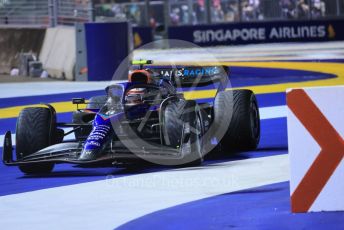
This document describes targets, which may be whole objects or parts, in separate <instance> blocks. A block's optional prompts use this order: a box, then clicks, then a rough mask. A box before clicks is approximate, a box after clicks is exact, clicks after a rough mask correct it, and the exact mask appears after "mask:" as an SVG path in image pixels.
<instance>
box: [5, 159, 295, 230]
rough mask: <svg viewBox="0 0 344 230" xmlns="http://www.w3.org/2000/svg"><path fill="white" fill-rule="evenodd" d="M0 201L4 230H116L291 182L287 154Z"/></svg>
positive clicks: (32, 193) (45, 191)
mask: <svg viewBox="0 0 344 230" xmlns="http://www.w3.org/2000/svg"><path fill="white" fill-rule="evenodd" d="M104 179H107V180H101V181H96V182H89V183H82V184H76V185H70V186H62V187H57V188H50V189H43V190H38V191H33V192H26V193H21V194H14V195H8V196H2V197H0V216H1V218H0V226H1V228H2V229H22V228H23V227H24V226H25V228H27V229H46V228H47V226H49V229H114V228H115V227H117V226H120V225H122V224H125V223H127V222H129V221H131V220H134V219H136V218H139V217H141V216H144V215H147V214H149V213H152V212H155V211H159V210H162V209H165V208H169V207H173V206H176V205H179V204H184V203H187V202H191V201H195V200H199V199H203V198H207V197H211V196H216V195H219V194H224V193H228V192H233V191H238V190H243V189H248V188H254V187H258V186H263V185H268V184H272V183H278V182H283V181H287V180H289V166H288V156H287V155H278V156H271V157H262V158H254V159H248V160H240V161H232V162H225V163H220V164H214V165H210V166H209V165H208V166H204V167H199V168H192V169H188V168H185V169H176V170H168V171H162V172H156V173H147V174H139V175H133V176H127V177H120V178H112V179H111V177H108V178H105V177H104Z"/></svg>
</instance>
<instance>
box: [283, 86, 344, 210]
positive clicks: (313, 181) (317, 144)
mask: <svg viewBox="0 0 344 230" xmlns="http://www.w3.org/2000/svg"><path fill="white" fill-rule="evenodd" d="M287 105H288V148H289V157H290V170H291V177H290V195H291V209H292V212H317V211H342V210H344V161H343V157H344V139H343V137H344V86H336V87H319V88H304V89H290V90H287Z"/></svg>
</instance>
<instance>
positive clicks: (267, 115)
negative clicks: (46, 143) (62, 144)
mask: <svg viewBox="0 0 344 230" xmlns="http://www.w3.org/2000/svg"><path fill="white" fill-rule="evenodd" d="M286 109H287V107H286V106H285V105H281V106H272V107H264V108H260V109H259V112H260V119H262V120H263V119H271V118H279V117H286V116H287V110H286ZM70 130H71V129H70V128H69V129H64V131H65V133H66V132H68V131H70ZM4 138H5V135H0V148H1V147H3V144H4ZM72 139H74V134H69V135H68V136H66V137H65V140H72ZM15 144H16V143H15V134H12V145H15Z"/></svg>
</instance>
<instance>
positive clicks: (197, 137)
mask: <svg viewBox="0 0 344 230" xmlns="http://www.w3.org/2000/svg"><path fill="white" fill-rule="evenodd" d="M162 131H163V138H164V143H165V145H167V146H169V147H172V148H176V149H179V151H180V152H181V154H182V156H183V158H182V160H181V161H180V162H178V163H179V164H180V165H182V166H199V165H201V164H202V162H203V155H202V134H203V133H202V124H201V120H200V116H199V109H198V106H197V103H196V102H195V101H192V100H189V101H170V102H168V105H167V106H166V108H165V110H164V116H163V130H162Z"/></svg>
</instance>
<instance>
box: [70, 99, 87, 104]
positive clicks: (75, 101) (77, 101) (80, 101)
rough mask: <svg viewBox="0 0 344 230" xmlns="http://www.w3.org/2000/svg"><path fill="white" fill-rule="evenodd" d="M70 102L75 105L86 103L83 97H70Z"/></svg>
mask: <svg viewBox="0 0 344 230" xmlns="http://www.w3.org/2000/svg"><path fill="white" fill-rule="evenodd" d="M72 103H73V104H74V105H75V104H76V105H78V104H86V102H85V98H73V99H72Z"/></svg>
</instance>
